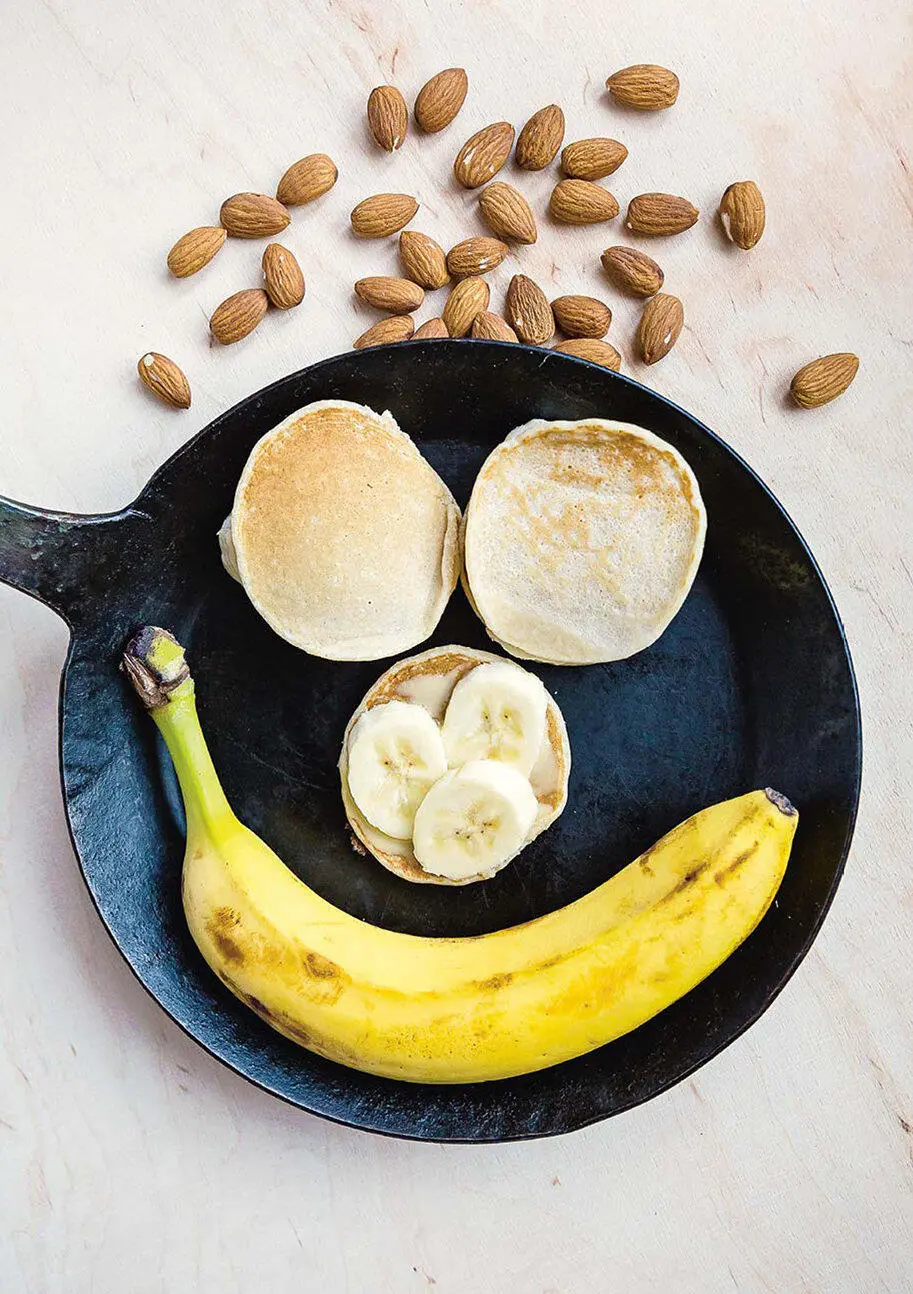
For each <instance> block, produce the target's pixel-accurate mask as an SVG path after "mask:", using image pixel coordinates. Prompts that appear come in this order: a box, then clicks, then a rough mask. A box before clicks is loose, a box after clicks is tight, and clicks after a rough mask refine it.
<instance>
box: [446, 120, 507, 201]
mask: <svg viewBox="0 0 913 1294" xmlns="http://www.w3.org/2000/svg"><path fill="white" fill-rule="evenodd" d="M513 146H514V128H513V126H512V125H511V124H510V122H509V121H496V122H494V123H493V124H492V125H490V126H485V127H483V129H482V130H477V131H476V133H475V134H474V135H470V137H469V138H468V139H467V140H466V143H465V144H464V145H463V147H462V148H461V149H460V151H459V152H458V153H457V155H456V161H455V162H454V164H453V173H454V175H455V176H456V178H457V182H458V183H459V184H462V186H463V188H464V189H478V188H479V187H480V186H481V185H483V184H487V183H488V181H489V180H490V179H491V178H492V177H493V176H494V175H496V174H497V172H498V171H500V169H501V167H502V166H503V165H504V163H505V162H506V161H507V159H508V157H510V150H511V149H512V148H513Z"/></svg>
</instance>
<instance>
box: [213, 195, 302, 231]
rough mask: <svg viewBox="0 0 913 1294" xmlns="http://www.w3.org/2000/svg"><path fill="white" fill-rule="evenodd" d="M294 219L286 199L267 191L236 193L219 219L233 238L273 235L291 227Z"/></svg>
mask: <svg viewBox="0 0 913 1294" xmlns="http://www.w3.org/2000/svg"><path fill="white" fill-rule="evenodd" d="M290 220H291V216H290V215H289V213H288V211H286V209H285V207H284V206H283V205H282V203H281V202H279V201H278V200H277V199H276V198H270V197H268V196H267V195H266V194H265V193H236V194H235V195H234V196H233V197H231V198H226V199H225V201H224V202H223V203H222V209H221V211H220V212H219V223H220V224H221V225H222V228H223V229H226V230H227V231H228V233H229V235H230V236H231V237H232V238H271V237H272V236H273V234H281V233H282V230H283V229H287V228H288V223H289V221H290Z"/></svg>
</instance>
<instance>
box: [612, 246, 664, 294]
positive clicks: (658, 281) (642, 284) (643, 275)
mask: <svg viewBox="0 0 913 1294" xmlns="http://www.w3.org/2000/svg"><path fill="white" fill-rule="evenodd" d="M601 260H602V265H603V268H604V270H605V272H606V274H608V276H609V278H610V279H611V280H612V282H613V283H614V284H615V286H616V287H617V288H621V290H622V291H623V292H628V293H630V295H631V296H634V297H652V296H655V295H656V293H657V292H658V291H659V290H660V288H661V287H662V285H663V279H664V277H665V275H664V274H663V272H662V270H661V269H660V268H659V266H658V265H657V264H656V261H654V260H653V259H652V258H651V257H649V256H647V255H646V253H645V252H639V251H637V249H636V248H634V247H607V248H606V249H605V251H604V252H603V253H602V257H601Z"/></svg>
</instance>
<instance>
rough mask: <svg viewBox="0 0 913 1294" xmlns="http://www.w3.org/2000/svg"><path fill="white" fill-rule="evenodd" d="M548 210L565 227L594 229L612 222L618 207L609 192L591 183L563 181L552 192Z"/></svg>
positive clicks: (589, 181) (586, 181)
mask: <svg viewBox="0 0 913 1294" xmlns="http://www.w3.org/2000/svg"><path fill="white" fill-rule="evenodd" d="M548 209H549V211H550V212H551V215H552V218H553V219H554V220H560V221H561V223H562V224H564V225H595V224H597V223H599V222H600V221H602V220H614V219H615V217H616V216H617V215H618V203H617V202H616V201H615V199H614V198H613V196H612V194H611V193H609V191H608V189H603V188H600V186H599V185H598V184H593V182H592V181H591V180H562V181H561V182H560V183H559V184H556V185H555V187H554V189H552V196H551V198H550V199H549V204H548Z"/></svg>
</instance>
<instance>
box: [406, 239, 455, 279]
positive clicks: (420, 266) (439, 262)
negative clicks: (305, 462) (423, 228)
mask: <svg viewBox="0 0 913 1294" xmlns="http://www.w3.org/2000/svg"><path fill="white" fill-rule="evenodd" d="M399 259H400V261H401V262H402V266H403V273H404V274H405V275H406V278H408V279H411V280H412V282H413V283H418V284H419V286H420V287H423V288H428V289H430V290H431V291H434V290H435V289H436V288H442V287H443V286H444V284H445V283H449V282H450V272H449V271H448V269H447V257H446V256H445V255H444V249H443V247H441V245H440V243H436V242H435V241H434V239H433V238H429V237H428V235H427V234H420V233H418V232H417V231H416V230H413V229H404V230H403V232H402V233H401V234H400V236H399Z"/></svg>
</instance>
